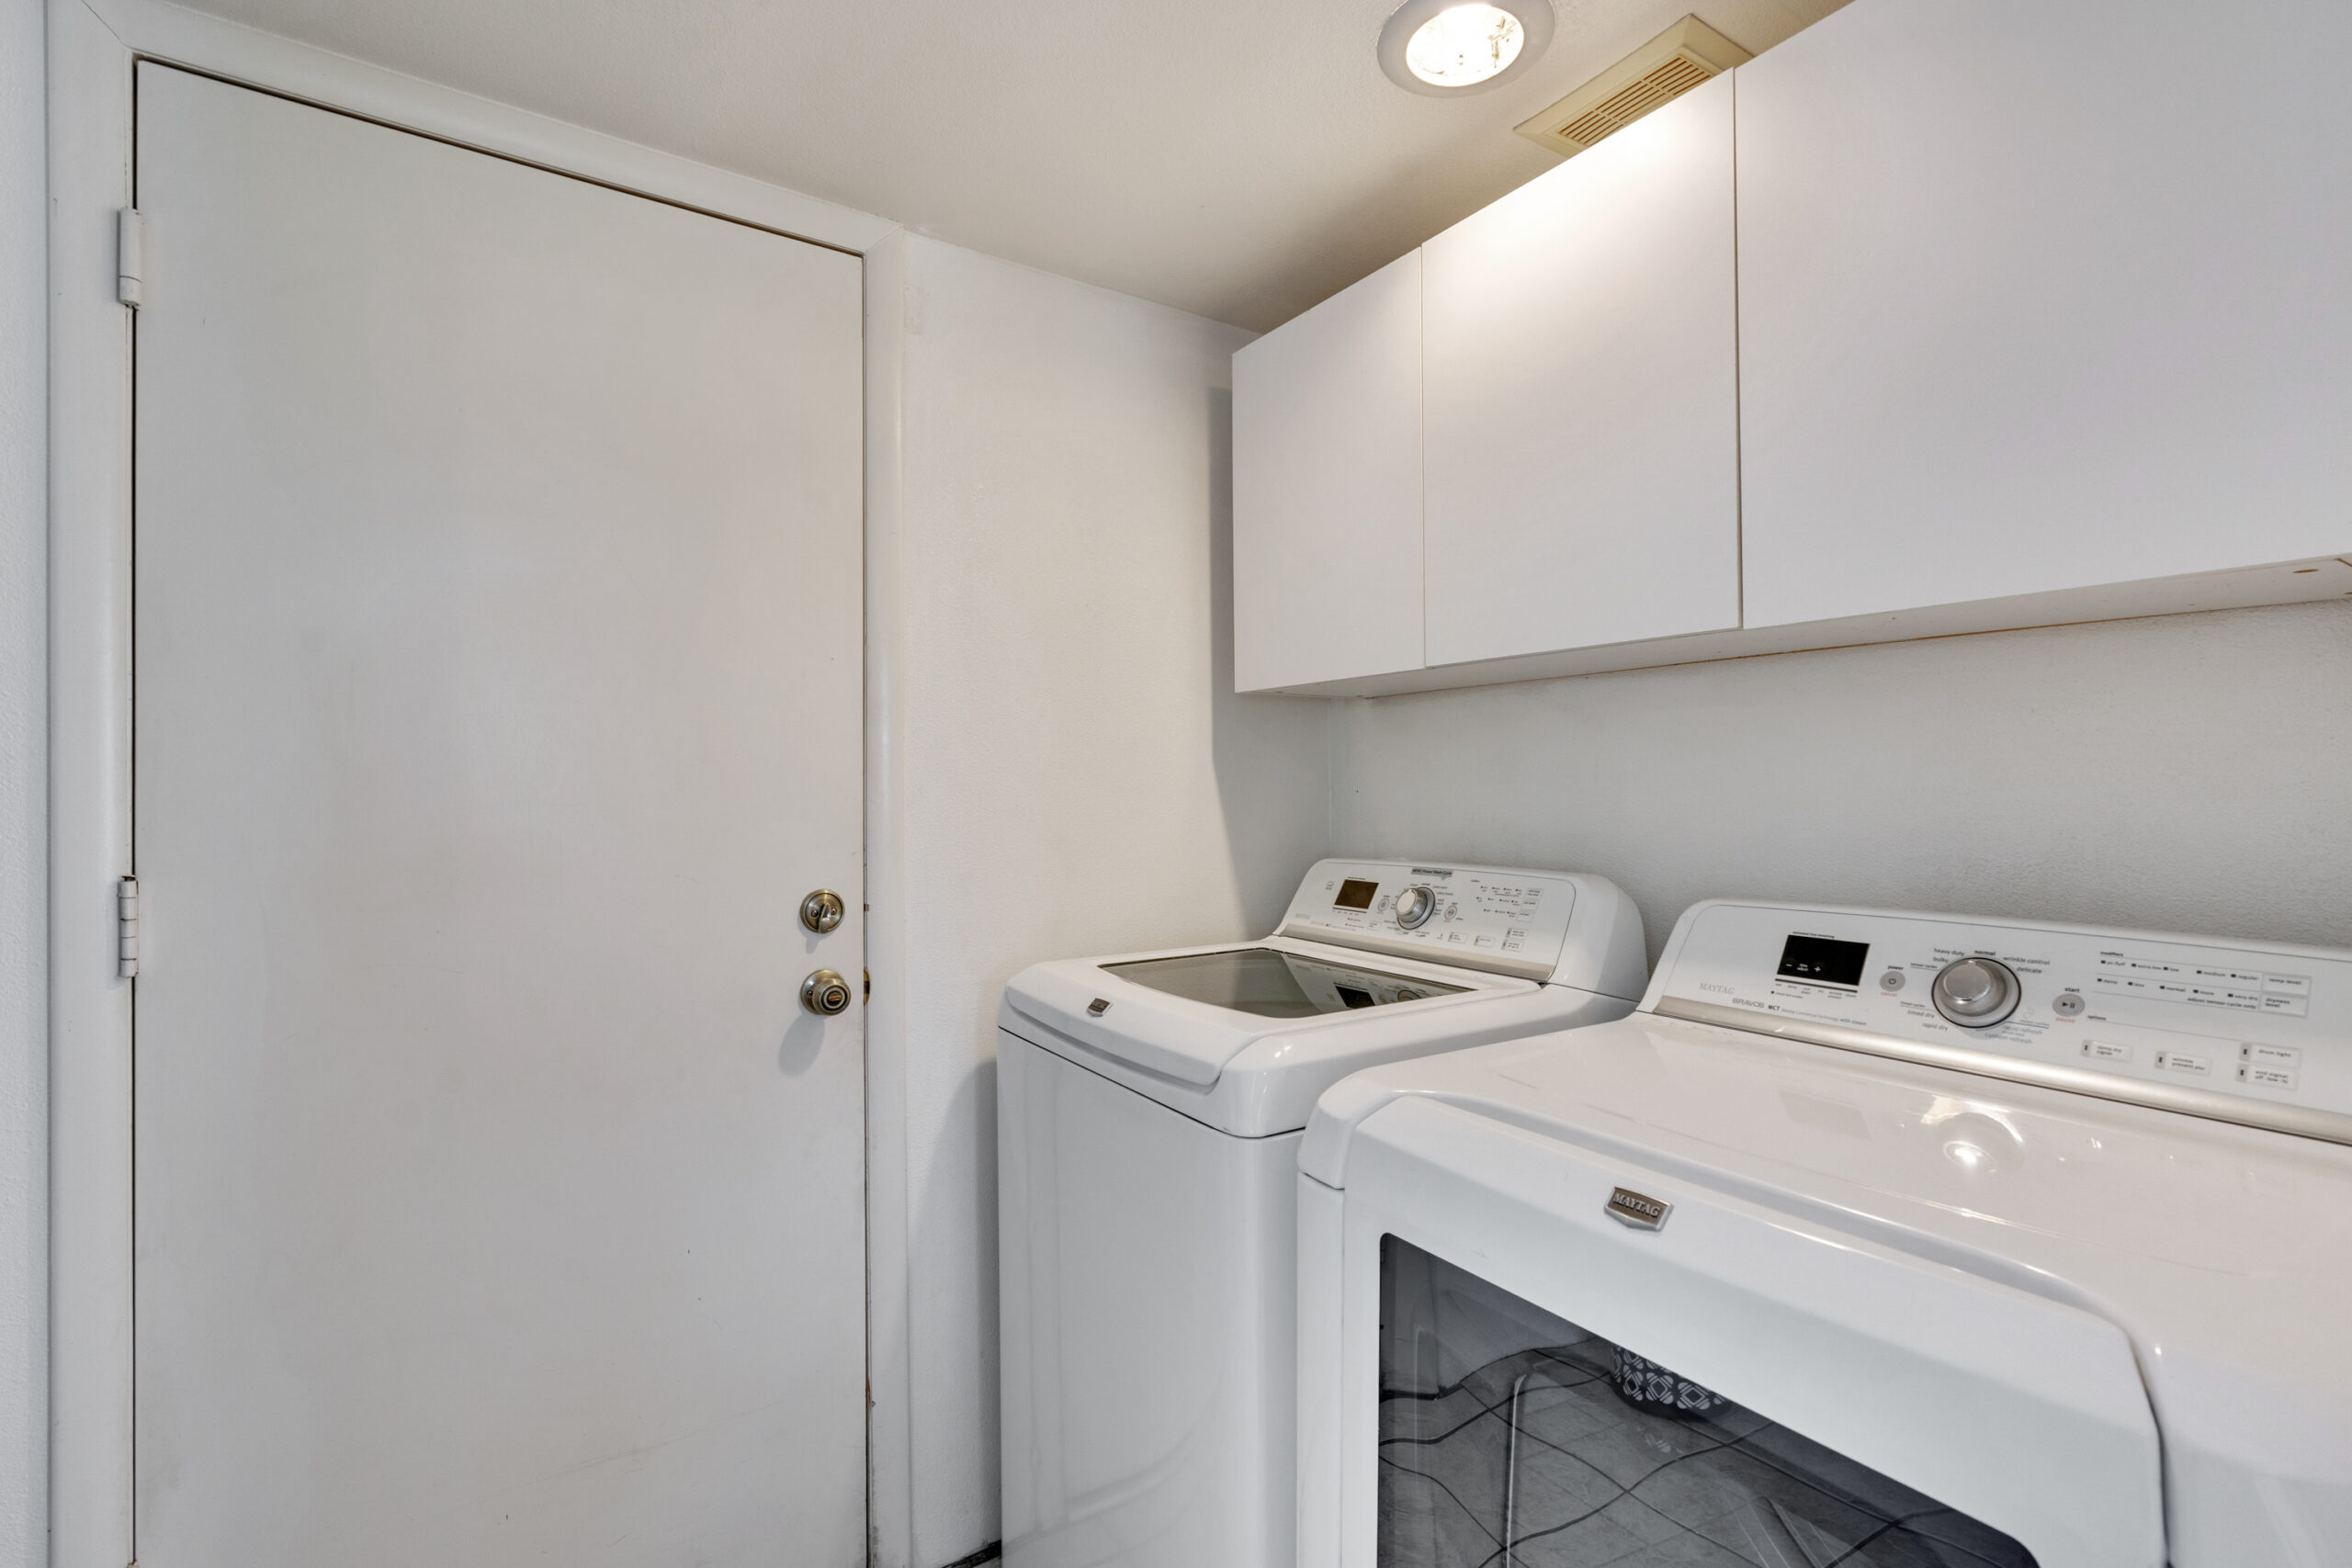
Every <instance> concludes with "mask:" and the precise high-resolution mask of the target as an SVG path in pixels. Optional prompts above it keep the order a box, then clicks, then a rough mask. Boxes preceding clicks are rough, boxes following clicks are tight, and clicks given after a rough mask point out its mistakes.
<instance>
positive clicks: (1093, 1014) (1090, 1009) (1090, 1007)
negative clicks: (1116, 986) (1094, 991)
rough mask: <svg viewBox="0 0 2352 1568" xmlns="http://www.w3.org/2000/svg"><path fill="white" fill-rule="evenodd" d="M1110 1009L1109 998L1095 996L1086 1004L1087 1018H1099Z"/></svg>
mask: <svg viewBox="0 0 2352 1568" xmlns="http://www.w3.org/2000/svg"><path fill="white" fill-rule="evenodd" d="M1110 1010H1111V998H1108V997H1097V998H1094V999H1093V1000H1092V1001H1091V1002H1089V1003H1087V1004H1086V1016H1087V1017H1089V1018H1101V1017H1102V1016H1103V1014H1104V1013H1106V1012H1109V1011H1110Z"/></svg>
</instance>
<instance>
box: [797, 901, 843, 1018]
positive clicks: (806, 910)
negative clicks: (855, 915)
mask: <svg viewBox="0 0 2352 1568" xmlns="http://www.w3.org/2000/svg"><path fill="white" fill-rule="evenodd" d="M848 912H849V906H848V905H846V904H844V903H842V896H841V895H840V894H838V893H836V892H834V891H833V890H832V889H831V888H830V887H820V888H819V889H817V891H815V892H814V893H811V894H810V895H809V897H806V898H803V899H802V900H800V923H801V924H802V925H804V926H807V927H808V928H809V930H810V931H815V932H816V933H817V934H818V935H819V936H823V935H824V934H825V933H826V932H827V931H831V930H832V929H833V928H834V927H836V926H838V925H840V924H841V923H842V916H843V915H845V914H847V913H848ZM836 1011H839V1009H836Z"/></svg>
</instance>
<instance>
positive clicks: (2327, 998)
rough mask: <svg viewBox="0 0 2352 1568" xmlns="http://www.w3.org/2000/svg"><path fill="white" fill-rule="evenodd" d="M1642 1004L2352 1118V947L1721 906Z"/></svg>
mask: <svg viewBox="0 0 2352 1568" xmlns="http://www.w3.org/2000/svg"><path fill="white" fill-rule="evenodd" d="M1694 1003H1695V1004H1700V1007H1699V1008H1698V1009H1696V1010H1688V1009H1685V1008H1681V1007H1678V1005H1677V1004H1694ZM1643 1006H1644V1007H1645V1009H1647V1010H1651V1011H1660V1012H1666V1013H1668V1014H1674V1013H1677V1012H1678V1011H1679V1012H1681V1014H1682V1015H1683V1016H1697V1015H1698V1014H1699V1013H1704V1014H1705V1016H1707V1017H1709V1018H1711V1019H1712V1018H1714V1017H1716V1016H1717V1015H1718V1013H1719V1012H1720V1010H1725V1009H1729V1010H1736V1011H1743V1012H1751V1013H1757V1014H1763V1015H1768V1016H1770V1017H1771V1018H1772V1019H1774V1020H1776V1021H1788V1023H1790V1024H1794V1025H1799V1026H1803V1025H1808V1024H1810V1025H1817V1026H1821V1030H1822V1034H1821V1037H1822V1038H1823V1039H1825V1040H1826V1041H1827V1042H1828V1043H1839V1039H1840V1035H1839V1032H1846V1031H1859V1032H1863V1033H1866V1034H1869V1035H1874V1036H1880V1037H1883V1038H1887V1039H1892V1040H1896V1041H1913V1042H1918V1043H1923V1044H1928V1045H1933V1046H1939V1047H1957V1048H1960V1049H1963V1050H1967V1051H1972V1052H1976V1053H1981V1054H1983V1055H1986V1056H1988V1057H2003V1058H2009V1059H2012V1060H2017V1061H2027V1062H2034V1063H2040V1064H2044V1065H2046V1066H2053V1067H2055V1066H2064V1067H2069V1068H2076V1069H2085V1070H2087V1071H2089V1072H2091V1073H2094V1074H2098V1075H2102V1076H2105V1077H2115V1078H2121V1079H2128V1080H2133V1081H2136V1082H2141V1083H2146V1084H2152V1085H2167V1086H2171V1087H2174V1088H2180V1089H2199V1090H2204V1091H2208V1092H2211V1093H2215V1094H2222V1095H2231V1096H2241V1097H2245V1098H2246V1099H2250V1100H2258V1101H2264V1102H2267V1103H2270V1104H2274V1105H2279V1106H2302V1107H2307V1108H2309V1109H2311V1110H2313V1111H2330V1112H2336V1113H2347V1114H2352V952H2346V951H2342V950H2334V949H2325V948H2290V947H2264V946H2254V945H2247V944H2243V943H2235V942H2228V941H2225V940H2223V939H2220V938H2213V939H2203V938H2195V937H2179V936H2163V935H2155V934H2151V933H2146V932H2136V931H2100V930H2096V929H2091V928H2086V927H2080V926H2056V925H2029V924H2023V923H2016V924H2012V923H2007V922H2001V921H1993V920H1972V919H1957V918H1951V917H1944V916H1935V915H1912V914H1894V913H1887V912H1883V911H1873V910H1864V909H1840V908H1819V907H1805V906H1801V905H1767V904H1748V903H1734V902H1727V901H1716V902H1710V903H1706V904H1701V905H1699V906H1697V907H1696V908H1692V909H1691V910H1690V911H1689V912H1688V913H1686V914H1685V915H1684V916H1683V917H1682V919H1681V921H1680V923H1679V925H1678V926H1677V927H1676V930H1675V934H1674V938H1673V940H1672V941H1671V942H1668V946H1667V952H1666V956H1665V958H1664V959H1663V960H1662V961H1661V963H1660V964H1659V967H1658V971H1657V977H1656V978H1655V979H1654V980H1653V981H1652V983H1651V987H1650V994H1649V998H1648V999H1647V1000H1645V1002H1644V1004H1643ZM1774 1032H1779V1033H1786V1034H1792V1035H1796V1036H1798V1037H1803V1036H1804V1032H1805V1031H1804V1028H1803V1027H1794V1028H1791V1027H1784V1026H1781V1025H1779V1024H1777V1023H1776V1025H1775V1026H1774ZM1986 1070H1988V1071H1994V1070H1996V1069H1994V1068H1991V1067H1988V1068H1987V1069H1986ZM2119 1097H2120V1098H2131V1097H2130V1096H2119Z"/></svg>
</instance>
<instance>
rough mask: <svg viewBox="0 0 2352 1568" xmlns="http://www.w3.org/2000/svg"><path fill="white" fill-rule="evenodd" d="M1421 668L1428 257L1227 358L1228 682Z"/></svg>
mask: <svg viewBox="0 0 2352 1568" xmlns="http://www.w3.org/2000/svg"><path fill="white" fill-rule="evenodd" d="M1420 663H1421V256H1420V253H1419V251H1416V252H1414V253H1413V254H1410V255H1408V256H1404V257H1402V258H1400V259H1398V260H1397V261H1395V262H1392V263H1390V264H1389V265H1386V266H1385V267H1383V268H1381V269H1380V270H1379V271H1378V272H1375V273H1374V274H1373V275H1372V276H1370V277H1367V278H1365V279H1363V281H1362V282H1360V283H1357V284H1355V285H1354V286H1353V287H1351V288H1348V289H1346V290H1345V291H1344V292H1342V293H1340V294H1337V295H1334V296H1333V297H1332V298H1331V299H1327V300H1325V301H1324V302H1323V303H1322V304H1320V305H1317V307H1315V309H1313V310H1309V311H1307V312H1306V314H1305V315H1303V316H1300V317H1298V318H1297V319H1296V320H1295V321H1288V322H1285V323H1284V324H1283V325H1282V326H1280V327H1277V328H1276V329H1275V330H1274V331H1272V333H1267V334H1266V335H1265V336H1264V337H1261V338H1260V339H1259V340H1258V341H1257V342H1256V343H1253V344H1250V345H1249V346H1248V347H1247V348H1244V349H1243V350H1241V352H1240V353H1238V354H1237V355H1234V356H1233V683H1234V687H1235V689H1236V690H1238V691H1243V692H1252V691H1264V690H1267V689H1269V688H1272V687H1278V686H1293V685H1302V684H1305V683H1306V682H1313V681H1336V680H1343V679H1346V678H1347V677H1349V676H1354V675H1382V674H1387V673H1389V672H1391V671H1398V670H1417V669H1419V668H1420Z"/></svg>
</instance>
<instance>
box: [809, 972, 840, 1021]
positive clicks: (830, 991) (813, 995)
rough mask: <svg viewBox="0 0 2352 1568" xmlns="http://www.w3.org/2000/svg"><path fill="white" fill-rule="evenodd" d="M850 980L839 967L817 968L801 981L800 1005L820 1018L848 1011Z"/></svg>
mask: <svg viewBox="0 0 2352 1568" xmlns="http://www.w3.org/2000/svg"><path fill="white" fill-rule="evenodd" d="M850 996H851V993H850V988H849V982H848V981H847V980H844V979H842V976H841V972H840V971H839V970H837V969H817V970H812V971H810V972H809V977H808V978H807V979H806V980H803V981H801V982H800V1005H801V1006H802V1007H805V1008H807V1009H808V1010H809V1011H810V1012H813V1013H815V1014H816V1015H817V1016H818V1017H820V1018H831V1017H832V1016H833V1015H834V1014H835V1013H842V1012H847V1011H848V1010H849V1004H850Z"/></svg>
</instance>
